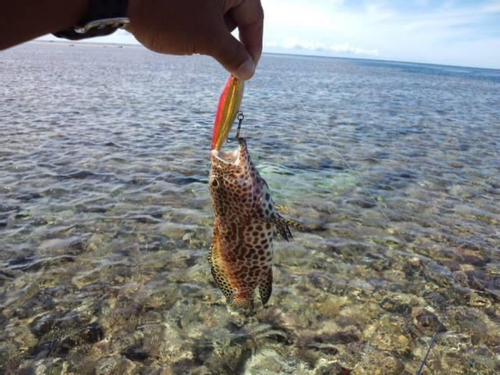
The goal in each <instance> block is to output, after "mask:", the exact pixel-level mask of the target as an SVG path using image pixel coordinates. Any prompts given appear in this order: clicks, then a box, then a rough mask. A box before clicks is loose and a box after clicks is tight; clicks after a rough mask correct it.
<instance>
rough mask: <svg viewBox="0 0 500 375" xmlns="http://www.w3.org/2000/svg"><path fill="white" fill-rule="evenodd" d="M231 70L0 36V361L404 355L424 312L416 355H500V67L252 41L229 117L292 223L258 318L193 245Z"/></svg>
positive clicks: (297, 365)
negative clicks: (253, 52) (260, 45)
mask: <svg viewBox="0 0 500 375" xmlns="http://www.w3.org/2000/svg"><path fill="white" fill-rule="evenodd" d="M226 79H227V74H226V73H225V72H224V71H223V70H222V69H221V68H220V67H219V66H218V65H217V64H216V63H214V62H213V61H212V60H210V59H208V58H204V57H192V58H178V57H166V56H160V55H156V54H153V53H150V52H147V51H145V50H143V49H141V48H138V47H124V48H121V49H119V48H116V47H112V46H107V47H104V46H90V45H76V46H75V47H69V46H68V45H59V44H54V43H52V44H48V43H47V44H28V45H24V46H21V47H18V48H14V49H11V50H8V51H6V52H2V53H1V54H0V124H1V125H0V240H1V241H0V310H1V312H0V372H6V373H12V374H17V373H23V374H24V373H26V374H31V373H37V374H70V373H75V374H87V373H88V374H127V373H130V374H188V373H189V374H252V375H254V374H255V375H257V374H258V375H260V374H415V373H416V372H417V371H418V368H419V367H420V364H421V363H422V361H423V358H424V356H425V354H426V352H427V349H428V348H429V345H430V343H431V340H432V338H433V337H434V336H435V335H436V332H439V333H438V334H437V335H436V345H435V346H434V347H433V349H432V350H431V352H430V354H429V357H428V361H427V367H426V368H425V369H424V371H423V374H495V373H498V372H500V366H499V363H500V329H499V328H500V307H499V306H500V305H499V300H500V253H499V248H500V204H499V203H498V202H499V199H500V177H499V173H498V171H499V169H500V95H499V93H500V71H494V70H480V69H470V68H454V67H442V66H432V65H420V64H404V63H394V62H390V63H389V62H375V61H366V60H346V59H326V58H307V57H293V56H277V55H265V56H264V57H263V59H262V63H261V64H260V66H259V71H258V72H257V75H256V76H255V78H254V79H253V80H252V81H251V82H249V83H248V85H247V90H246V93H245V98H244V102H243V108H242V109H243V111H244V113H245V116H246V119H245V122H244V124H243V129H242V135H243V136H244V137H246V138H247V140H248V147H249V149H250V152H251V153H252V157H253V159H254V161H256V163H257V165H258V168H259V170H260V171H261V174H262V175H263V177H265V179H266V180H267V182H268V184H269V186H270V188H271V190H272V191H273V195H274V199H275V200H276V203H277V204H280V205H286V206H287V207H288V213H287V215H288V216H289V217H291V218H294V219H297V220H300V221H301V222H302V223H303V224H304V225H305V227H306V229H305V230H304V231H302V232H297V231H295V233H294V235H295V239H294V241H293V242H290V243H284V242H282V241H277V243H276V257H275V268H274V273H275V285H274V292H273V295H272V297H271V300H270V303H269V307H268V308H266V309H262V308H260V307H258V309H257V311H256V314H255V316H253V317H251V318H245V317H243V316H238V315H234V314H231V313H230V312H228V310H227V308H226V306H225V301H224V298H223V296H222V294H221V292H220V291H219V290H218V289H217V287H216V286H215V284H214V282H213V280H212V276H211V274H210V268H209V265H208V262H207V260H206V257H207V253H208V247H209V244H210V241H211V231H212V227H211V225H212V220H213V212H212V208H211V203H210V197H209V193H208V186H207V181H208V172H209V167H210V166H209V158H208V156H209V148H210V143H211V130H212V125H213V119H214V114H215V109H216V105H217V101H218V97H219V95H220V92H221V90H222V88H223V85H224V83H225V81H226ZM301 103H302V104H303V106H304V107H305V110H307V111H308V112H309V115H308V113H307V112H306V111H305V110H304V108H302V107H301ZM311 117H312V118H313V119H314V121H313V120H312V119H311ZM229 147H235V146H231V145H229ZM346 162H347V163H348V164H349V166H350V168H349V167H348V166H347V165H346Z"/></svg>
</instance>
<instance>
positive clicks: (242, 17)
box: [229, 0, 264, 65]
mask: <svg viewBox="0 0 500 375" xmlns="http://www.w3.org/2000/svg"><path fill="white" fill-rule="evenodd" d="M229 13H230V14H231V17H232V19H233V20H234V22H235V23H236V25H237V27H238V30H239V32H240V41H241V42H242V43H243V44H244V45H245V47H246V49H247V51H248V53H249V54H250V56H252V59H253V61H254V62H255V64H256V65H257V63H258V62H259V60H260V56H261V55H262V38H263V33H264V10H263V9H262V5H261V2H260V0H243V1H242V2H241V3H240V4H239V5H237V6H236V7H234V8H232V9H231V10H230V11H229Z"/></svg>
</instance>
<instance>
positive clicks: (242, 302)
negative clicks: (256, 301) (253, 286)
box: [230, 293, 253, 311]
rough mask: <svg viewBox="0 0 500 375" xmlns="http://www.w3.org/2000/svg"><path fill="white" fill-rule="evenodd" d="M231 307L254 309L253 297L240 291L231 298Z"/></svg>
mask: <svg viewBox="0 0 500 375" xmlns="http://www.w3.org/2000/svg"><path fill="white" fill-rule="evenodd" d="M230 305H231V307H233V308H235V309H237V310H249V311H253V298H252V297H249V296H247V295H244V294H241V293H238V294H236V295H235V296H234V297H233V298H232V300H231V304H230Z"/></svg>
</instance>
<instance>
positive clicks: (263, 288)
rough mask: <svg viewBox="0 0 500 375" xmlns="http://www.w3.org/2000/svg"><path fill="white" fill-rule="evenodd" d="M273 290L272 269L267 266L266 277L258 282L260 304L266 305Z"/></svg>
mask: <svg viewBox="0 0 500 375" xmlns="http://www.w3.org/2000/svg"><path fill="white" fill-rule="evenodd" d="M272 292H273V269H272V268H271V267H269V271H268V274H267V277H266V279H265V280H264V281H262V282H261V283H260V284H259V295H260V300H261V301H262V305H264V306H265V305H266V303H267V302H268V301H269V298H270V297H271V293H272Z"/></svg>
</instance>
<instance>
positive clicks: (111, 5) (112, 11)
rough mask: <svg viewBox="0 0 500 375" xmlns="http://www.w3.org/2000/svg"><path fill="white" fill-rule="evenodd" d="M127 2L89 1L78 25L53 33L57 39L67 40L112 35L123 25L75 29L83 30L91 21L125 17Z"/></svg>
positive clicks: (124, 0)
mask: <svg viewBox="0 0 500 375" xmlns="http://www.w3.org/2000/svg"><path fill="white" fill-rule="evenodd" d="M127 10H128V0H89V12H88V14H87V16H86V17H85V19H83V20H82V22H80V25H78V26H75V27H72V28H70V29H67V30H63V31H59V32H57V33H54V34H53V35H55V36H56V37H58V38H65V39H69V40H80V39H87V38H94V37H97V36H105V35H110V34H113V33H114V32H115V31H116V30H117V29H118V28H119V27H121V26H123V24H119V23H118V24H117V23H112V24H110V25H100V26H99V27H93V28H91V29H89V30H87V31H84V32H83V33H82V32H77V31H76V29H83V28H84V25H87V24H89V23H90V22H93V21H99V20H109V19H119V18H125V17H127Z"/></svg>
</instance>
